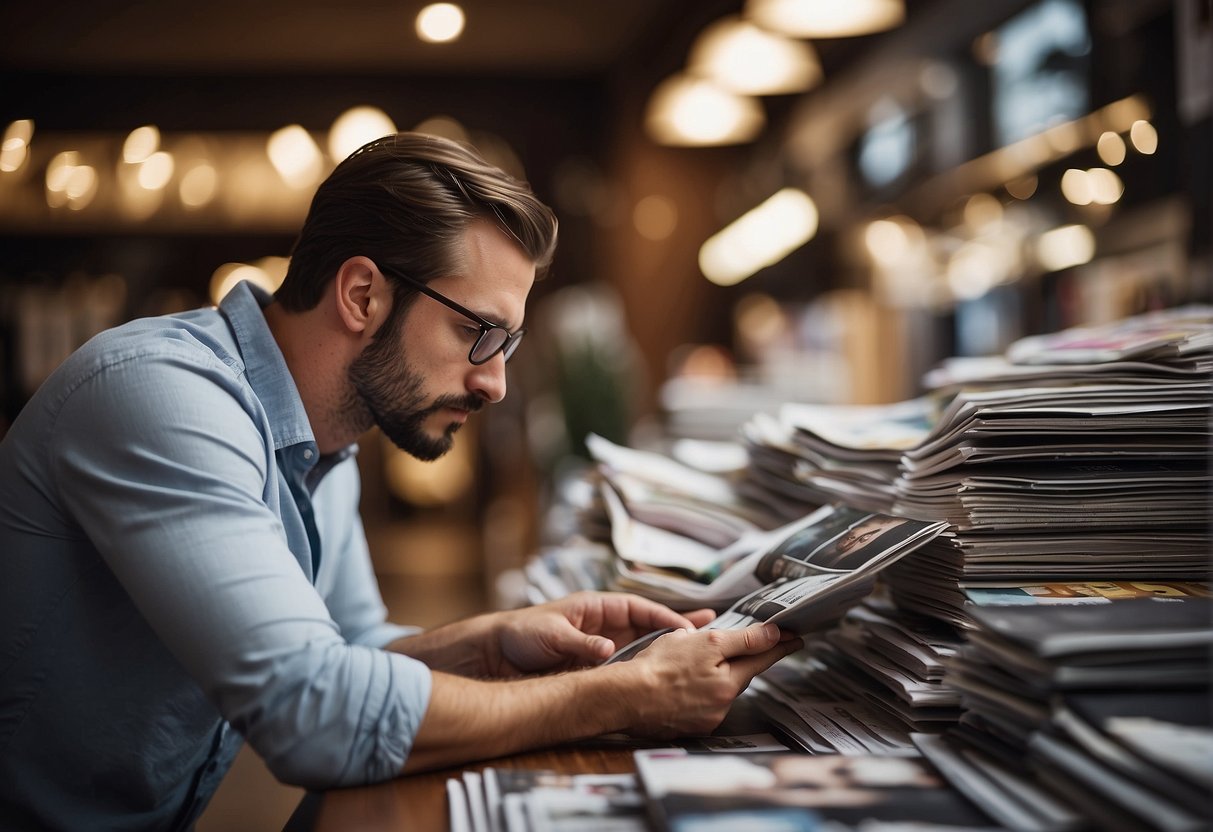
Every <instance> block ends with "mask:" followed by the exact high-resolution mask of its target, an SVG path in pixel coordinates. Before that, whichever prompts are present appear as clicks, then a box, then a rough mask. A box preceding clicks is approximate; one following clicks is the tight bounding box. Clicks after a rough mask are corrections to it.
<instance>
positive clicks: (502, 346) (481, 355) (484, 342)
mask: <svg viewBox="0 0 1213 832" xmlns="http://www.w3.org/2000/svg"><path fill="white" fill-rule="evenodd" d="M379 271H381V272H383V273H384V274H390V275H391V276H392V277H394V278H396V279H397V280H401V281H403V282H405V283H407V284H409V285H410V286H412V287H413V288H414V289H416V290H417V291H418V292H421V294H423V295H428V296H429V297H431V298H433V299H434V300H436V301H438V302H439V303H441V304H442V305H443V306H446V307H448V308H449V309H454V310H455V311H456V312H458V313H459V314H460V315H463V316H464V317H465V318H468V319H469V320H472V321H475V322H476V324H477V325H478V326H479V327H480V335H479V336H477V338H476V343H474V344H472V348H471V349H470V350H468V361H470V362H472V363H473V364H476V365H477V366H479V365H480V364H484V363H485V362H487V361H489V360H490V359H491V358H492V357H493V356H495V355H496V354H497V353H499V352H500V353H504V355H505V360H506V361H509V360H510V356H512V355H513V354H514V351H515V350H517V349H518V345H519V344H521V343H522V336H523V335H526V329H525V328H520V329H519V330H518V331H517V332H510V331H509V330H508V329H506V328H505V327H503V326H501V325H500V324H495V323H492V322H490V321H486V320H485V319H484V318H482V317H480V316H479V315H477V314H476V313H475V312H472V311H471V310H470V309H465V308H463V307H462V306H460V305H459V304H457V303H455V301H453V300H451V299H450V298H448V297H446V296H445V295H442V294H439V293H438V292H435V291H434V290H433V289H431V288H430V287H429V286H427V285H425V284H424V283H422V282H421V281H419V280H414V279H413V278H411V277H409V276H408V275H406V274H402V273H401V272H398V271H396V270H394V269H385V268H383V267H382V266H381V267H380V268H379Z"/></svg>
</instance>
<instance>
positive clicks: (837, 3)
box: [746, 0, 906, 38]
mask: <svg viewBox="0 0 1213 832" xmlns="http://www.w3.org/2000/svg"><path fill="white" fill-rule="evenodd" d="M746 15H747V16H748V17H750V18H752V19H753V20H754V21H755V22H756V23H758V25H760V26H764V27H766V28H768V29H771V30H773V31H776V32H782V33H783V34H785V35H791V36H792V37H798V38H840V37H850V36H852V35H867V34H871V33H872V32H880V31H883V30H885V29H891V28H893V27H894V26H897V25H898V24H900V23H901V22H902V21H903V20H905V15H906V10H905V4H904V3H903V2H902V0H748V2H747V3H746Z"/></svg>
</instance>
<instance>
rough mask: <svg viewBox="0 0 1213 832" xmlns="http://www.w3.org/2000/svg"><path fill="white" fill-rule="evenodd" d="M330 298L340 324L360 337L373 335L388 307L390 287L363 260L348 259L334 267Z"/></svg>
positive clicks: (384, 316)
mask: <svg viewBox="0 0 1213 832" xmlns="http://www.w3.org/2000/svg"><path fill="white" fill-rule="evenodd" d="M333 295H334V298H333V300H334V303H335V304H336V311H337V317H338V318H340V320H341V323H342V324H343V325H344V326H345V327H346V329H348V330H349V331H350V332H352V333H357V334H361V335H374V334H375V331H376V330H377V329H378V328H379V325H380V324H382V323H383V321H384V320H386V319H387V315H388V312H389V311H390V310H391V306H392V287H391V286H390V285H388V281H387V279H386V278H384V276H383V274H382V273H381V272H380V271H379V269H378V268H376V267H375V264H374V262H373V261H371V260H369V259H367V258H366V257H351V258H350V259H349V260H346V261H345V262H344V263H342V264H341V265H340V266H338V268H337V275H336V276H335V277H334V278H333Z"/></svg>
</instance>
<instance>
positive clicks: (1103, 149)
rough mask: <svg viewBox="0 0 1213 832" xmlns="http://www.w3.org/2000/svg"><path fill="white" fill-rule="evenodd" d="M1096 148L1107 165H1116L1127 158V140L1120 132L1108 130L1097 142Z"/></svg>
mask: <svg viewBox="0 0 1213 832" xmlns="http://www.w3.org/2000/svg"><path fill="white" fill-rule="evenodd" d="M1095 150H1096V152H1098V153H1099V158H1100V159H1101V160H1103V163H1104V164H1105V165H1111V166H1112V167H1116V166H1117V165H1119V164H1120V163H1121V162H1123V161H1124V160H1125V140H1124V139H1122V138H1121V137H1120V134H1119V133H1114V132H1112V131H1111V130H1106V131H1104V132H1103V134H1102V135H1100V137H1099V141H1098V142H1096V143H1095Z"/></svg>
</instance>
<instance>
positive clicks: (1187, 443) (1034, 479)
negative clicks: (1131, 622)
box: [891, 307, 1213, 620]
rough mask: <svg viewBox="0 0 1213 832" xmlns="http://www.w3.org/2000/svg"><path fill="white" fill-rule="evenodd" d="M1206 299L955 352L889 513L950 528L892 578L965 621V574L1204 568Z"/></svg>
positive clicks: (1209, 331)
mask: <svg viewBox="0 0 1213 832" xmlns="http://www.w3.org/2000/svg"><path fill="white" fill-rule="evenodd" d="M1211 367H1213V310H1210V308H1208V307H1188V308H1184V309H1179V310H1172V311H1169V312H1166V313H1155V314H1151V315H1143V316H1139V317H1136V318H1130V319H1128V320H1125V321H1120V322H1117V323H1115V324H1109V325H1107V326H1105V327H1102V328H1089V329H1082V330H1068V331H1065V332H1061V333H1056V334H1054V335H1050V336H1040V337H1033V338H1030V339H1025V340H1023V341H1020V342H1018V343H1016V344H1014V345H1013V346H1012V347H1011V348H1010V349H1009V350H1008V351H1007V353H1006V356H1005V357H1003V358H999V359H981V360H977V361H968V362H966V361H953V362H950V363H949V364H947V365H945V366H944V367H943V368H941V369H940V370H939V371H938V372H936V373H934V374H932V376H930V377H929V380H930V381H931V382H932V383H934V384H935V388H934V389H935V393H936V395H938V396H939V397H940V398H941V399H946V398H947V397H951V398H950V400H949V401H948V404H947V406H946V407H945V408H944V409H943V411H942V413H941V415H940V416H939V418H938V420H937V422H936V423H935V425H934V427H933V428H932V429H931V431H930V433H929V434H928V435H927V436H926V437H925V438H924V439H923V441H921V442H920V443H918V444H917V445H916V446H915V447H913V448H911V449H909V450H907V451H906V452H905V454H904V455H903V457H902V460H901V471H900V474H899V476H898V477H897V480H896V482H895V490H896V500H895V503H894V511H895V513H898V514H904V515H907V516H912V517H920V518H930V519H940V520H946V521H947V522H948V523H949V524H950V526H951V531H952V533H951V534H950V535H947V536H945V537H941V538H939V539H937V540H936V541H935V542H934V543H933V544H932V545H930V546H928V547H924V549H922V550H920V551H919V552H918V553H916V555H915V558H914V560H913V562H912V563H905V564H903V565H901V566H900V568H899V569H898V570H897V571H896V572H895V574H893V575H892V576H891V580H892V583H893V585H894V587H895V589H896V591H897V593H896V594H897V598H898V601H899V603H901V604H903V605H905V606H907V607H908V608H912V609H917V610H920V611H923V612H928V613H930V614H936V615H942V616H943V617H946V618H949V619H950V620H958V619H963V614H962V613H959V612H958V609H959V608H962V607H963V606H964V603H965V599H964V598H963V587H964V586H966V585H974V586H989V585H997V584H1000V583H1001V584H1007V583H1010V584H1014V583H1021V584H1022V583H1049V582H1051V583H1057V582H1092V581H1113V582H1115V581H1134V582H1142V581H1144V582H1175V581H1192V580H1198V581H1199V580H1207V579H1208V578H1209V575H1210V560H1209V552H1210V549H1211V547H1213V540H1211V537H1210V528H1209V505H1210V493H1211V492H1210V481H1211V480H1210V440H1211V437H1213V431H1211V430H1210V427H1211V422H1210V414H1211V410H1210V405H1211V403H1213V382H1211V377H1210V368H1211Z"/></svg>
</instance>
